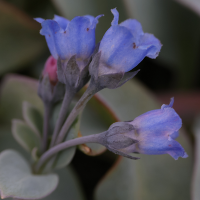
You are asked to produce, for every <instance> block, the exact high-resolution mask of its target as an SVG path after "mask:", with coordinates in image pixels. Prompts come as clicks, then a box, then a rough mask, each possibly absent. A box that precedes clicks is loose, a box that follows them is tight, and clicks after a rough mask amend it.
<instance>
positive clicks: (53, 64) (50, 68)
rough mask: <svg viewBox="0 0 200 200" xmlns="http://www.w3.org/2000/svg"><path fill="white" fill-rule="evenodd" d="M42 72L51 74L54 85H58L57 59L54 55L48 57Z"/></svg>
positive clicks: (50, 78)
mask: <svg viewBox="0 0 200 200" xmlns="http://www.w3.org/2000/svg"><path fill="white" fill-rule="evenodd" d="M42 74H43V76H44V75H46V74H48V75H49V80H50V82H51V84H52V85H56V83H57V82H58V77H57V60H56V59H55V58H54V57H53V56H49V58H48V59H47V61H46V63H45V66H44V70H43V73H42Z"/></svg>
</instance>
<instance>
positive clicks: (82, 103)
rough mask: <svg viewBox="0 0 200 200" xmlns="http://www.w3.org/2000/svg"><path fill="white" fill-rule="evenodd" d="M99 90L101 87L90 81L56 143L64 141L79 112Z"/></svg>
mask: <svg viewBox="0 0 200 200" xmlns="http://www.w3.org/2000/svg"><path fill="white" fill-rule="evenodd" d="M99 90H100V89H98V87H96V85H95V84H91V82H90V84H89V86H88V88H87V90H86V91H85V93H84V94H83V96H82V97H81V98H80V99H79V101H78V102H77V103H76V105H75V106H74V108H73V110H72V111H71V113H70V114H69V116H68V118H67V120H66V121H65V123H64V125H63V127H62V129H61V131H60V133H59V135H58V138H57V140H56V144H59V143H60V142H62V141H63V139H64V138H65V136H66V133H67V131H68V130H69V128H70V126H71V125H72V123H73V122H74V120H75V119H76V117H77V116H78V114H79V113H80V112H81V111H82V110H83V109H84V108H85V106H86V104H87V102H88V101H89V100H90V99H91V98H92V96H93V95H94V94H95V93H96V92H98V91H99Z"/></svg>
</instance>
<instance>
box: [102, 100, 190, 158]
mask: <svg viewBox="0 0 200 200" xmlns="http://www.w3.org/2000/svg"><path fill="white" fill-rule="evenodd" d="M173 102H174V99H173V98H172V99H171V102H170V104H169V105H162V107H161V109H157V110H152V111H149V112H147V113H144V114H142V115H140V116H138V117H136V118H135V119H134V120H133V121H131V122H117V123H114V124H113V125H111V127H110V128H109V130H108V132H107V135H106V137H105V138H106V139H105V140H104V145H105V146H106V147H107V148H108V149H109V150H111V151H113V152H115V153H118V154H120V155H123V156H126V157H129V158H132V159H135V158H134V157H131V156H130V155H129V153H141V154H148V155H160V154H169V155H170V156H172V157H173V158H174V159H175V160H177V159H178V158H179V157H182V158H186V157H188V155H187V153H186V152H185V150H184V149H183V147H182V146H181V145H180V144H179V143H178V142H177V141H176V140H175V139H176V138H177V137H178V131H179V129H180V128H181V126H182V120H181V118H180V117H179V115H178V114H177V113H176V112H175V110H174V109H173V108H172V106H173ZM120 141H121V142H120Z"/></svg>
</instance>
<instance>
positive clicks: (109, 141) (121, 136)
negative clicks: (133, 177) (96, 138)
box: [101, 122, 139, 160]
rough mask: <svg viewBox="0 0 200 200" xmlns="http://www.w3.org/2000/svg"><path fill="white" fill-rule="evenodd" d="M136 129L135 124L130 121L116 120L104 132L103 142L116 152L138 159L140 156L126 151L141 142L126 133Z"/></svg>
mask: <svg viewBox="0 0 200 200" xmlns="http://www.w3.org/2000/svg"><path fill="white" fill-rule="evenodd" d="M134 130H135V128H134V126H133V125H132V124H130V123H128V122H116V123H114V124H112V125H111V126H110V128H109V129H108V130H107V131H106V132H104V133H102V136H101V144H102V145H104V146H105V147H106V148H107V149H108V150H109V151H112V152H113V153H115V154H118V155H121V156H124V157H127V158H130V159H134V160H137V159H139V158H137V157H133V156H131V155H129V154H127V153H126V152H125V151H124V149H126V148H128V147H130V146H132V145H134V144H136V143H138V142H139V141H138V140H135V139H133V138H131V137H128V136H127V135H126V133H129V132H131V131H134Z"/></svg>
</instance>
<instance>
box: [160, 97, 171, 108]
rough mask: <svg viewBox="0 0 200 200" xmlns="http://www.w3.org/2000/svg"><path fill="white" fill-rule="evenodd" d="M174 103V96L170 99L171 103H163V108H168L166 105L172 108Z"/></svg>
mask: <svg viewBox="0 0 200 200" xmlns="http://www.w3.org/2000/svg"><path fill="white" fill-rule="evenodd" d="M173 104H174V97H172V98H171V99H170V103H169V105H165V104H163V105H162V106H161V109H164V108H166V107H171V108H172V106H173Z"/></svg>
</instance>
